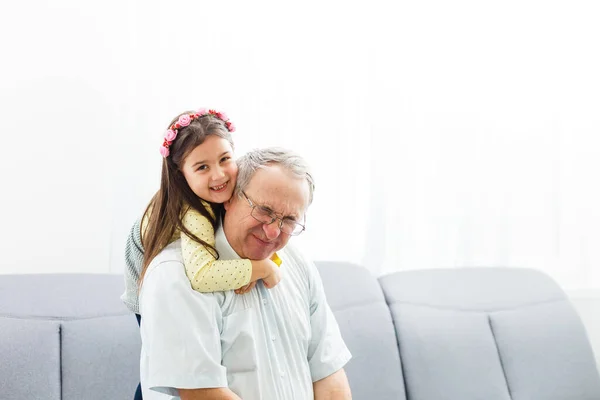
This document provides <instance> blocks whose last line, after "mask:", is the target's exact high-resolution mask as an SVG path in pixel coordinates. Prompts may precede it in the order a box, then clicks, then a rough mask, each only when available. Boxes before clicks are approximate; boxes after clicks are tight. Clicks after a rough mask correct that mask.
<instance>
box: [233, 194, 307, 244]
mask: <svg viewBox="0 0 600 400" xmlns="http://www.w3.org/2000/svg"><path fill="white" fill-rule="evenodd" d="M242 194H243V195H244V197H245V198H246V200H247V201H248V204H249V205H250V208H252V210H251V211H250V215H251V216H252V218H254V219H255V220H257V221H258V222H260V223H262V224H265V225H270V224H272V223H273V222H275V221H276V220H279V221H280V222H279V230H280V231H281V232H283V233H285V234H288V235H292V236H298V235H299V234H301V233H302V232H304V229H306V228H305V227H304V225H302V224H300V223H298V222H296V221H294V220H293V219H290V218H286V217H283V218H280V217H278V216H277V215H275V212H274V211H273V210H271V209H269V208H267V207H263V206H259V205H256V204H254V202H253V201H252V200H250V198H249V197H248V195H247V194H246V193H244V192H243V191H242Z"/></svg>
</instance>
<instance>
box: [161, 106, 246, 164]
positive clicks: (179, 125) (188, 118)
mask: <svg viewBox="0 0 600 400" xmlns="http://www.w3.org/2000/svg"><path fill="white" fill-rule="evenodd" d="M205 115H213V116H215V117H217V118H219V119H220V120H221V121H223V122H225V127H226V128H227V130H228V131H229V132H232V133H233V132H235V126H234V125H233V123H232V122H231V121H230V120H229V117H228V116H227V114H225V113H224V112H221V111H215V110H207V109H206V108H201V109H199V110H198V111H196V112H195V113H193V114H182V115H181V116H180V117H179V119H178V120H177V122H175V123H174V124H173V125H171V126H170V127H169V129H167V131H166V132H165V138H164V141H163V144H162V145H161V146H160V149H159V151H160V155H161V156H163V157H165V158H167V157H168V156H169V147H170V146H171V144H172V143H173V141H174V140H175V138H176V137H177V134H178V133H179V131H180V130H181V129H183V128H185V127H186V126H188V125H189V124H190V123H191V122H192V121H193V120H195V119H198V118H201V117H204V116H205Z"/></svg>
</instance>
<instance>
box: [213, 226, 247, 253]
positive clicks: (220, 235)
mask: <svg viewBox="0 0 600 400" xmlns="http://www.w3.org/2000/svg"><path fill="white" fill-rule="evenodd" d="M215 247H216V249H217V251H218V252H219V258H220V259H221V260H239V259H240V258H241V257H240V256H239V255H238V254H237V253H236V252H235V250H233V248H232V247H231V245H230V244H229V242H228V241H227V236H225V231H224V230H223V222H221V224H220V225H219V229H217V232H216V233H215Z"/></svg>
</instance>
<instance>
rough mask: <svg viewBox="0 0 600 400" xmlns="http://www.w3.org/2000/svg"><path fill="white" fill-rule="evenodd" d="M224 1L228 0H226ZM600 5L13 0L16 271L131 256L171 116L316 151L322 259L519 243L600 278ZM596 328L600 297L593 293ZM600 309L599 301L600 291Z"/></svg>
mask: <svg viewBox="0 0 600 400" xmlns="http://www.w3.org/2000/svg"><path fill="white" fill-rule="evenodd" d="M221 3H223V4H221ZM599 10H600V6H599V5H598V3H597V2H595V1H592V0H588V1H570V2H559V1H534V0H529V1H528V0H523V1H505V2H497V3H490V2H480V1H468V0H460V1H455V2H445V1H436V0H428V1H419V2H385V1H370V2H367V3H364V4H354V3H352V4H350V3H348V2H335V1H321V2H310V1H309V2H302V3H298V4H293V5H292V4H289V3H281V2H266V1H263V2H261V1H257V2H241V1H239V2H196V1H192V0H188V1H173V2H159V1H144V2H142V1H137V0H125V1H116V0H112V1H104V2H92V3H90V2H81V1H75V0H58V1H53V2H46V1H42V0H32V1H29V2H11V3H10V5H9V6H5V5H3V6H2V10H1V12H0V51H1V54H2V62H1V63H0V110H2V111H1V113H0V126H1V127H2V130H3V136H2V137H3V143H2V155H1V157H0V171H1V178H0V179H1V180H0V185H1V186H0V187H2V196H1V197H0V202H1V203H0V221H2V227H3V233H2V240H1V241H0V252H2V254H3V259H2V262H1V263H0V273H35V272H114V273H119V272H120V271H121V270H122V267H123V265H122V251H123V241H124V237H125V235H126V233H127V231H128V229H129V227H130V225H131V224H132V222H133V220H134V219H135V218H136V217H137V216H138V215H139V214H140V213H141V212H142V210H143V208H144V206H145V204H146V203H147V201H148V200H149V198H150V196H151V195H152V193H153V192H154V191H155V190H156V189H157V185H158V180H159V176H158V173H159V164H160V156H159V155H158V151H157V147H158V145H159V143H160V137H161V135H162V132H163V129H164V127H165V126H166V124H167V123H168V121H169V120H170V119H171V118H172V117H173V116H174V115H175V114H177V113H178V112H180V111H182V110H184V109H189V108H197V107H201V106H209V107H216V108H222V109H224V110H226V111H227V112H228V114H229V115H230V116H231V117H232V118H233V120H234V122H235V123H236V125H237V126H238V132H237V134H236V137H235V140H236V143H237V148H238V152H240V153H241V152H244V151H245V150H247V149H249V148H252V147H260V146H266V145H282V146H286V147H291V148H293V149H295V150H297V151H299V152H300V153H301V154H303V155H304V156H305V157H306V158H307V159H308V160H309V162H311V164H312V165H313V167H314V168H315V175H316V178H317V192H316V196H315V203H314V204H313V206H312V207H311V210H310V211H309V215H308V230H307V232H306V233H305V234H303V235H302V236H301V237H299V238H298V240H299V241H300V242H302V243H303V244H304V245H305V246H306V248H307V249H308V250H309V251H310V252H311V253H312V255H313V258H315V259H343V260H352V261H355V262H360V263H362V264H364V265H366V266H367V267H368V268H370V269H371V270H372V271H373V273H375V274H381V273H386V272H392V271H394V270H398V269H410V268H428V267H454V266H479V265H502V266H524V267H531V268H536V269H541V270H544V271H546V272H547V273H549V274H550V275H551V276H552V277H553V278H555V279H556V280H557V281H558V282H559V283H560V284H561V285H562V286H563V287H564V288H566V289H569V290H595V289H598V288H600V268H598V265H599V264H600V247H599V246H598V245H597V244H598V243H599V242H600V211H599V210H600V208H599V207H598V204H600V186H598V185H597V184H596V182H597V180H598V171H599V170H600V139H598V138H599V137H600V136H599V135H598V134H599V133H600V114H599V113H598V110H600V96H599V95H598V93H600V74H598V72H597V71H599V70H600V52H598V50H597V49H598V48H599V39H598V38H600V24H598V20H600V11H599ZM581 304H582V305H581V307H582V310H583V312H584V313H585V314H586V316H587V317H586V318H587V321H588V327H590V330H591V332H597V328H596V327H597V325H598V324H597V322H598V317H596V316H597V315H600V313H598V312H597V311H596V307H597V306H596V305H595V304H596V303H593V304H594V305H591V304H592V303H586V302H583V303H581ZM592 309H593V310H594V311H591V310H592ZM594 335H596V333H594Z"/></svg>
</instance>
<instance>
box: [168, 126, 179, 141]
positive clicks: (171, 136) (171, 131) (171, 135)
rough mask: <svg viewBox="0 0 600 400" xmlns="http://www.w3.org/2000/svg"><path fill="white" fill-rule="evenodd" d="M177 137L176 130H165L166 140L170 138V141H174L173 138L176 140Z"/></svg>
mask: <svg viewBox="0 0 600 400" xmlns="http://www.w3.org/2000/svg"><path fill="white" fill-rule="evenodd" d="M176 137H177V132H175V131H174V130H173V129H169V130H168V131H166V132H165V140H168V141H169V142H172V141H173V140H175V138H176Z"/></svg>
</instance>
